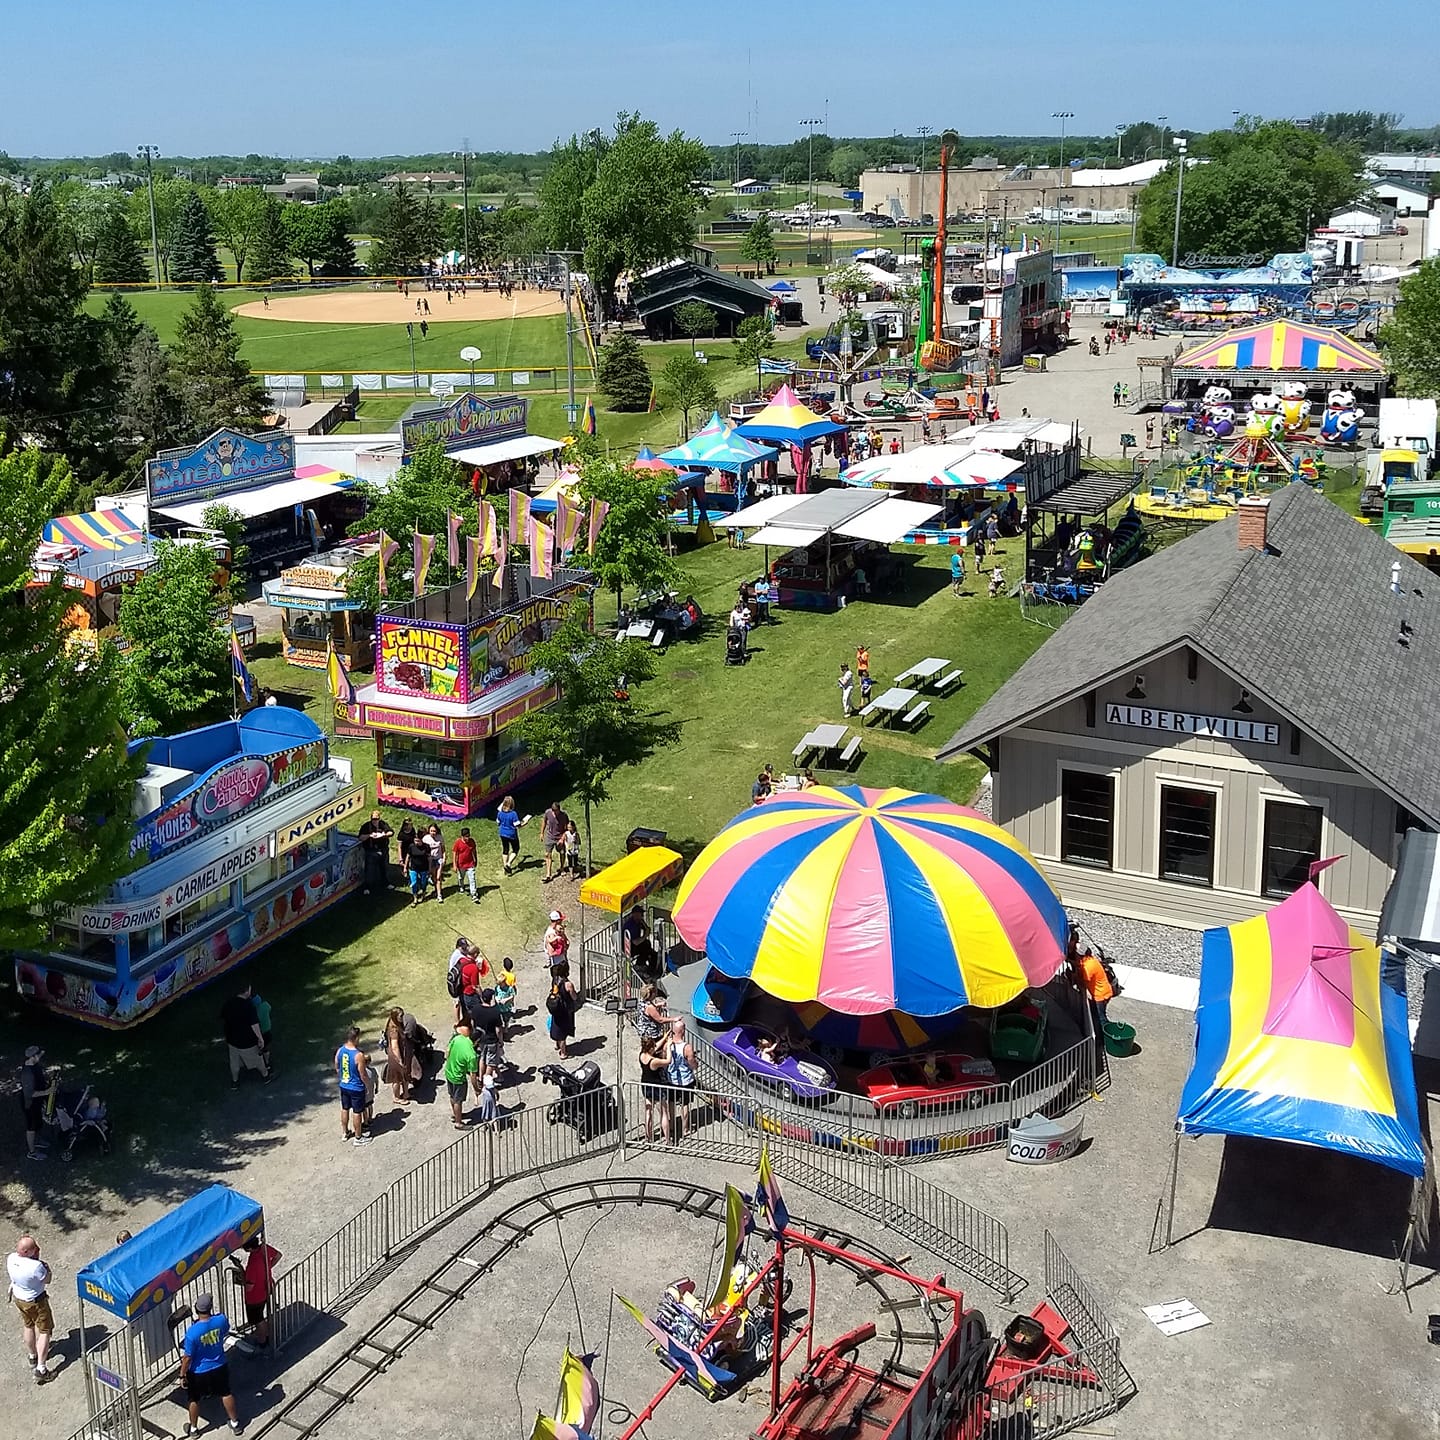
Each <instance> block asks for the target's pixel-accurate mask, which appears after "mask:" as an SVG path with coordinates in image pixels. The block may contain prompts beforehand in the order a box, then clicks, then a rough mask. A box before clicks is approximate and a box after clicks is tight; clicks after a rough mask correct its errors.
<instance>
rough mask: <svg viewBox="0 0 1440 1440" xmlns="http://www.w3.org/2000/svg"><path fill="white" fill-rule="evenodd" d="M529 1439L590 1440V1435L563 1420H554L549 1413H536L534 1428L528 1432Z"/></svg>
mask: <svg viewBox="0 0 1440 1440" xmlns="http://www.w3.org/2000/svg"><path fill="white" fill-rule="evenodd" d="M530 1440H590V1436H589V1434H588V1432H586V1431H584V1430H577V1429H576V1428H575V1426H573V1425H567V1424H566V1423H565V1421H563V1420H556V1419H554V1418H553V1417H551V1416H549V1415H537V1416H536V1417H535V1428H534V1429H533V1430H532V1431H531V1432H530Z"/></svg>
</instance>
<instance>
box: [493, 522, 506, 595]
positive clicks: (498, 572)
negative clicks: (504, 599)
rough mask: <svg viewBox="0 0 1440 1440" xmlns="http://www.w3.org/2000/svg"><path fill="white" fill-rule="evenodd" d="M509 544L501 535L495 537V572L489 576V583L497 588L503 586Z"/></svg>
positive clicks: (499, 588)
mask: <svg viewBox="0 0 1440 1440" xmlns="http://www.w3.org/2000/svg"><path fill="white" fill-rule="evenodd" d="M509 550H510V546H509V543H508V542H507V541H506V539H505V537H504V536H503V535H497V536H496V537H495V573H494V574H493V575H492V576H491V577H490V583H491V584H492V585H493V586H494V587H495V588H496V589H497V590H503V589H504V588H505V557H506V555H507V554H508V553H509Z"/></svg>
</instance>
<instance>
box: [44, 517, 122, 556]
mask: <svg viewBox="0 0 1440 1440" xmlns="http://www.w3.org/2000/svg"><path fill="white" fill-rule="evenodd" d="M144 535H145V527H144V526H143V525H140V524H138V523H137V522H136V521H134V520H132V519H131V518H130V517H129V516H128V515H127V514H126V513H125V512H124V511H123V510H91V511H89V512H87V513H86V514H84V515H60V516H57V517H56V518H55V519H54V520H47V521H46V522H45V529H44V532H43V535H42V538H43V539H44V540H45V542H46V543H47V544H50V545H78V546H80V548H81V549H82V550H123V549H125V548H126V546H128V545H133V544H134V543H135V542H136V541H137V540H140V539H143V538H144Z"/></svg>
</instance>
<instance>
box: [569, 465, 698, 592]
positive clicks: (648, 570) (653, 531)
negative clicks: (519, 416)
mask: <svg viewBox="0 0 1440 1440" xmlns="http://www.w3.org/2000/svg"><path fill="white" fill-rule="evenodd" d="M668 489H669V482H668V481H667V480H666V478H665V477H664V476H663V475H657V474H655V472H654V471H649V470H633V469H631V468H630V466H629V465H627V464H625V463H624V462H623V461H621V460H619V459H615V458H612V457H610V456H608V455H602V454H599V453H594V454H591V455H588V456H586V457H584V458H583V459H582V460H581V461H580V493H581V495H582V496H584V498H585V499H586V500H603V501H604V502H605V503H606V504H607V505H608V506H609V507H610V509H609V511H608V512H607V513H606V516H605V523H604V525H603V526H602V527H601V529H600V535H599V537H598V539H597V541H596V545H595V549H594V551H593V552H592V553H591V554H590V555H589V556H588V558H587V559H586V561H585V564H586V567H587V568H588V569H590V570H592V571H594V573H595V574H596V575H597V576H598V577H599V579H600V583H601V584H602V585H605V586H606V587H607V588H609V589H611V590H613V591H614V592H615V599H616V603H617V604H618V603H619V601H620V600H621V599H622V598H623V595H624V591H625V587H626V586H627V585H628V586H629V587H630V588H631V589H633V590H656V589H659V588H660V587H661V586H664V585H670V584H673V583H674V582H675V581H676V580H677V579H678V578H679V571H678V569H677V568H676V565H675V561H674V559H673V558H672V557H671V556H670V554H669V551H668V547H667V544H666V541H667V538H668V536H669V533H670V524H669V520H668V518H667V510H668V503H667V500H666V495H667V492H668Z"/></svg>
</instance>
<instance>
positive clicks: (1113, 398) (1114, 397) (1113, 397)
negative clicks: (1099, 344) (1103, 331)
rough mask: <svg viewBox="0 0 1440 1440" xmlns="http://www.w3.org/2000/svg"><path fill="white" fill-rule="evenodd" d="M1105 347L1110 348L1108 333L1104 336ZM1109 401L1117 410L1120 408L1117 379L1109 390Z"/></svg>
mask: <svg viewBox="0 0 1440 1440" xmlns="http://www.w3.org/2000/svg"><path fill="white" fill-rule="evenodd" d="M1105 348H1106V349H1107V350H1108V349H1109V348H1110V337H1109V336H1108V335H1107V336H1106V337H1105ZM1110 403H1111V405H1113V406H1114V407H1115V408H1116V409H1117V410H1118V409H1119V408H1120V382H1119V381H1118V380H1117V381H1116V382H1115V388H1114V389H1113V390H1112V391H1111V392H1110Z"/></svg>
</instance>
